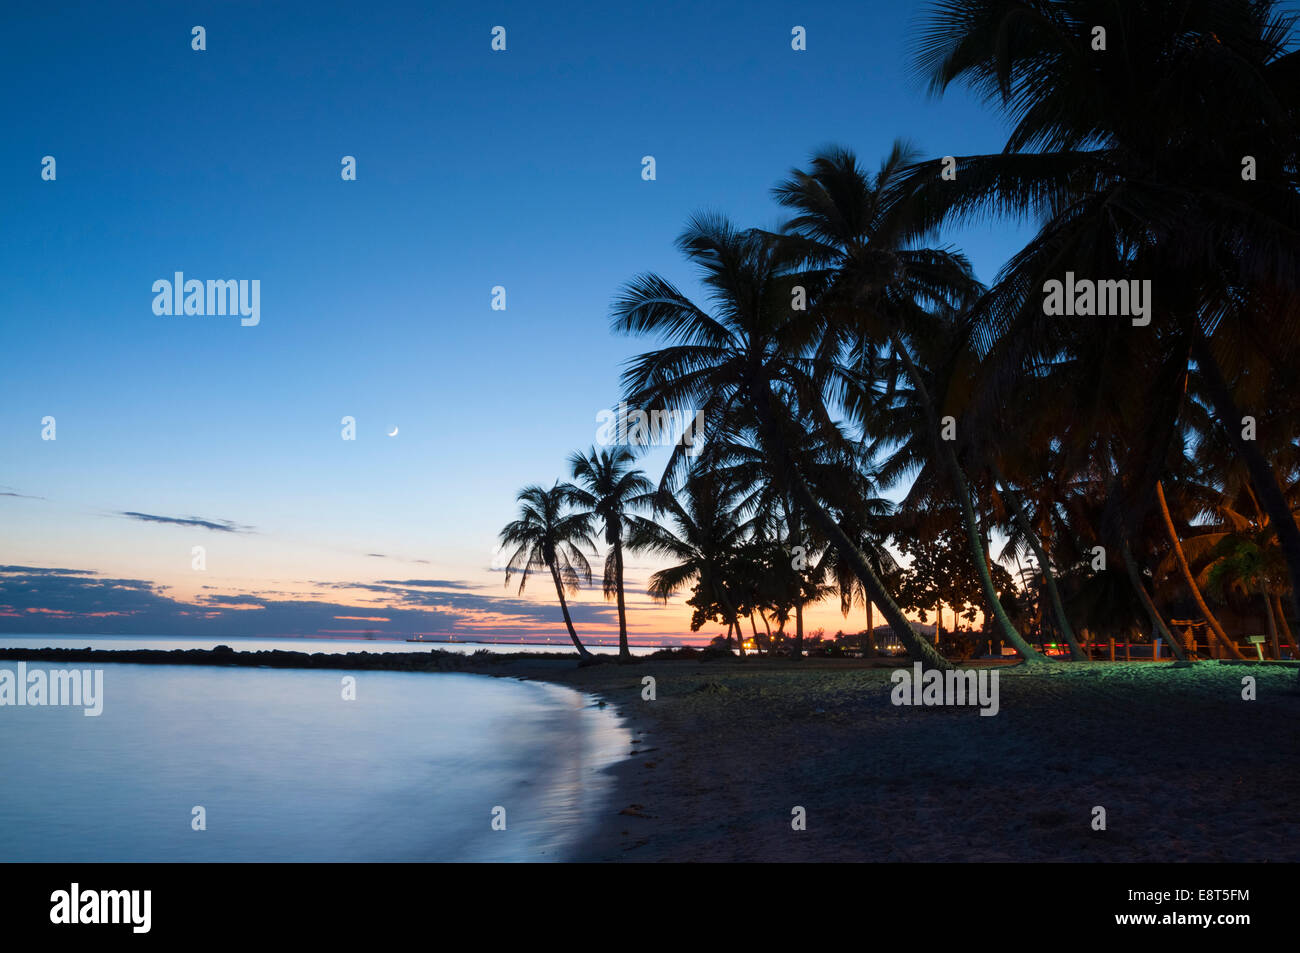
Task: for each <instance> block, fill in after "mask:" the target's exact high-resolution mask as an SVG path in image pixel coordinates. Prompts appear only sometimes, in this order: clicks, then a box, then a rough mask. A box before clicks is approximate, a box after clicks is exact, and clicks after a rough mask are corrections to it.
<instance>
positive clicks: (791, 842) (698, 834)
mask: <svg viewBox="0 0 1300 953" xmlns="http://www.w3.org/2000/svg"><path fill="white" fill-rule="evenodd" d="M0 658H3V659H19V658H26V659H33V660H42V661H47V662H55V661H57V662H60V663H63V664H67V663H72V662H110V661H117V662H142V663H152V664H172V665H176V664H183V665H243V666H262V667H269V668H311V669H321V668H324V669H336V670H345V671H364V670H371V669H378V670H390V671H422V672H429V673H431V674H433V673H437V672H447V671H455V672H465V673H477V674H481V675H489V676H495V677H498V678H519V679H534V680H541V681H547V682H552V683H556V684H560V685H565V686H569V687H571V688H574V689H578V690H581V691H583V692H586V693H589V694H591V695H593V696H595V697H597V698H598V699H600V700H603V701H604V702H605V703H606V704H610V705H613V706H614V707H615V709H616V710H617V711H618V712H619V713H620V714H621V715H622V716H624V717H625V718H626V719H627V723H628V724H627V727H628V728H629V729H630V731H631V733H632V736H633V738H634V741H633V742H632V744H631V750H629V751H628V752H627V757H626V759H625V760H623V761H620V762H618V763H616V764H615V765H613V766H612V767H611V768H610V769H609V770H610V771H611V772H612V773H613V775H614V779H615V787H614V792H613V795H612V798H611V800H610V802H609V803H608V804H602V805H600V806H599V807H598V808H593V810H595V811H596V813H595V816H592V817H590V818H587V819H586V820H584V822H583V823H584V826H586V827H588V828H589V830H590V833H589V834H587V835H586V836H585V837H584V838H582V839H581V840H580V841H579V844H578V846H577V848H576V849H575V850H574V851H573V853H572V856H571V858H570V859H576V860H581V861H603V862H608V861H613V862H626V861H636V862H644V861H1049V862H1050V861H1106V862H1126V861H1153V862H1162V861H1209V862H1215V861H1244V862H1255V861H1271V862H1280V861H1292V862H1294V861H1296V860H1300V818H1298V817H1297V814H1296V809H1295V805H1296V804H1297V802H1298V800H1300V771H1298V770H1297V766H1296V761H1295V754H1296V751H1297V750H1300V686H1298V685H1297V669H1296V667H1295V666H1292V665H1241V664H1236V665H1225V664H1219V663H1217V662H1203V663H1198V664H1196V665H1194V666H1191V667H1181V668H1180V667H1175V666H1174V665H1172V664H1170V663H1151V662H1131V663H1108V662H1097V663H1063V664H1057V665H1050V666H1047V667H1045V668H1043V669H1037V670H1026V669H1024V668H1023V667H1020V666H1009V665H995V666H993V667H995V668H996V670H997V672H998V679H999V680H998V696H999V704H998V711H997V714H996V715H995V716H992V717H985V716H982V715H981V714H980V713H979V709H978V708H977V707H953V706H936V707H911V706H897V705H894V704H893V703H892V701H891V690H892V689H893V683H892V682H891V675H892V674H893V673H894V672H895V671H897V670H898V669H899V668H910V666H908V665H907V663H904V662H902V661H897V662H893V663H889V662H875V663H867V662H864V661H860V660H840V659H804V660H802V661H798V662H792V661H789V660H764V659H753V658H751V659H746V660H744V661H740V660H736V659H731V660H726V659H718V660H709V661H703V660H690V659H654V660H650V659H647V660H638V661H637V662H635V663H633V664H629V665H619V664H615V663H614V662H612V661H611V662H605V663H603V664H598V665H591V666H588V667H581V668H580V667H578V665H577V663H576V661H575V660H574V659H573V658H572V657H564V656H550V657H538V656H524V655H517V654H516V655H486V654H484V655H475V656H469V655H461V654H454V653H448V652H437V651H434V652H419V653H416V652H412V653H366V652H361V653H349V654H320V653H317V654H311V655H308V654H305V653H300V652H278V651H277V652H256V653H253V652H239V653H236V652H231V651H230V650H228V649H227V650H225V651H224V652H222V651H205V650H187V651H168V652H158V651H148V650H136V651H116V652H111V651H110V652H105V651H96V650H91V649H24V648H7V649H0ZM988 664H989V663H984V666H985V667H987V666H988ZM975 667H976V668H979V667H981V665H980V664H979V663H977V665H976V666H975ZM989 670H990V671H992V668H990V669H989ZM646 676H650V677H652V678H653V679H654V680H655V683H654V687H655V698H654V700H653V701H650V700H645V699H644V698H643V691H644V682H643V679H644V678H645V677H646ZM1246 676H1250V677H1253V678H1254V679H1255V683H1256V684H1255V695H1256V697H1255V700H1251V701H1247V700H1244V699H1243V698H1242V691H1243V689H1242V679H1243V678H1244V677H1246ZM796 807H800V808H803V809H804V812H805V814H806V829H805V830H800V831H796V830H794V829H793V827H792V823H791V821H792V817H793V815H792V811H793V809H794V808H796ZM1097 807H1101V808H1104V809H1105V812H1106V818H1105V820H1106V829H1105V830H1094V829H1093V818H1094V809H1095V808H1097ZM588 822H589V823H588Z"/></svg>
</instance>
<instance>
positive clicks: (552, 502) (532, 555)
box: [500, 483, 596, 659]
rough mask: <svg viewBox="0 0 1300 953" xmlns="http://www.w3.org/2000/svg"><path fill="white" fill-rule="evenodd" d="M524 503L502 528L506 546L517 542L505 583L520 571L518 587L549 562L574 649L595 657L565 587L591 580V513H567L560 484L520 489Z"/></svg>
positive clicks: (573, 589)
mask: <svg viewBox="0 0 1300 953" xmlns="http://www.w3.org/2000/svg"><path fill="white" fill-rule="evenodd" d="M515 499H516V500H517V501H518V502H519V503H520V504H521V505H520V507H519V519H517V520H513V521H512V522H510V523H508V524H506V527H505V529H503V530H501V533H500V539H501V544H502V546H505V547H511V546H513V547H516V548H515V551H514V553H513V554H511V556H510V559H509V561H508V562H507V563H506V585H507V586H509V585H510V577H511V576H512V575H514V574H515V573H518V574H519V592H520V593H521V594H522V593H523V591H524V586H525V584H527V582H528V574H529V573H530V572H534V571H538V570H540V569H542V568H543V567H545V568H546V569H547V570H548V571H549V572H550V574H551V580H552V581H553V582H554V583H555V594H556V595H557V596H559V599H560V611H561V612H562V613H563V615H564V624H565V626H567V627H568V629H569V638H571V639H573V645H574V648H576V649H577V650H578V655H579V656H581V657H582V658H584V659H588V658H591V657H592V655H591V653H590V652H588V651H587V648H586V646H584V645H583V644H582V642H581V640H579V638H578V633H577V632H576V631H575V630H574V628H573V619H572V617H571V616H570V615H569V603H568V602H567V601H566V600H565V598H564V593H565V590H568V591H569V592H570V593H575V592H577V591H578V585H579V582H580V581H581V580H582V579H585V580H586V581H587V582H590V581H591V565H590V564H589V563H588V562H587V557H586V556H585V555H583V548H584V547H587V548H590V549H595V545H596V544H595V541H594V540H593V539H592V538H591V535H592V526H591V516H590V514H588V513H573V512H566V503H567V499H568V492H567V491H566V489H565V488H564V487H562V486H560V485H559V483H556V485H555V486H553V487H551V489H549V490H547V489H544V488H543V487H540V486H537V485H533V486H526V487H524V488H523V489H522V490H520V491H519V495H518V496H517V497H516V498H515Z"/></svg>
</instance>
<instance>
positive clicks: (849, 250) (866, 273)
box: [775, 142, 1043, 662]
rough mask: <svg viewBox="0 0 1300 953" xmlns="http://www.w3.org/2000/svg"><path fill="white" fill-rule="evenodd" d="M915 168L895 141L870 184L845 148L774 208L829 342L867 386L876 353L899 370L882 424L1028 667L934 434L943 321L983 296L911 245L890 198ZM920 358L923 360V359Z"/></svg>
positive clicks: (974, 522)
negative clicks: (950, 527)
mask: <svg viewBox="0 0 1300 953" xmlns="http://www.w3.org/2000/svg"><path fill="white" fill-rule="evenodd" d="M917 158H918V156H917V153H915V152H914V151H913V150H912V148H911V147H910V146H908V145H907V144H906V143H904V142H896V143H895V144H894V148H893V150H892V151H891V152H890V154H889V155H888V156H887V157H886V158H885V160H884V162H883V163H882V164H881V167H880V171H879V172H877V173H876V174H875V175H874V176H873V175H871V174H870V173H868V172H866V171H865V170H864V169H862V168H861V167H860V166H859V165H858V161H857V158H856V156H854V154H853V153H852V152H850V151H848V150H845V149H841V148H831V149H828V150H825V151H823V152H821V153H819V154H817V155H815V156H814V157H813V158H812V161H811V163H810V169H809V170H808V171H801V170H798V169H796V170H795V171H794V172H792V173H791V175H790V178H789V179H787V180H786V181H785V182H782V183H781V184H780V185H778V186H777V187H776V189H775V194H776V197H777V200H778V201H779V202H780V203H781V204H782V205H784V206H785V207H787V208H789V209H792V210H794V212H795V215H794V216H793V217H792V218H791V219H790V220H789V221H788V222H786V224H785V227H784V232H785V234H786V235H787V236H796V237H797V241H796V242H795V243H794V247H795V248H797V249H798V252H799V253H800V254H801V256H802V259H803V261H804V262H805V264H806V265H807V268H808V270H807V271H806V272H805V275H806V277H807V279H808V281H809V282H810V283H812V284H814V285H817V286H820V287H824V288H825V293H824V294H823V295H822V296H821V297H820V299H819V302H818V304H819V309H820V310H822V311H823V312H824V314H825V317H826V320H827V322H828V324H829V326H830V330H831V331H832V335H833V336H834V337H836V338H837V339H838V340H840V341H842V342H843V343H844V344H845V345H847V346H848V347H849V348H851V352H852V353H853V354H854V355H855V356H856V364H857V369H858V370H860V371H861V372H862V374H863V377H864V379H866V380H868V381H869V380H870V379H871V377H872V376H876V375H879V373H880V365H881V354H882V352H883V353H884V354H886V355H887V357H888V359H889V363H890V364H892V365H893V366H894V367H896V368H897V369H898V370H897V371H895V372H894V373H899V376H901V377H903V378H905V379H906V381H907V382H908V384H909V385H910V386H909V387H908V388H895V387H893V386H892V384H889V385H886V397H885V399H886V400H893V401H897V400H899V399H901V398H902V397H903V395H904V394H907V395H910V397H911V398H912V403H913V406H912V407H911V408H904V407H897V408H892V407H891V408H890V414H891V416H893V418H894V420H895V421H896V422H897V423H899V424H902V425H904V426H908V425H910V426H911V427H912V428H914V429H915V431H916V437H917V438H918V439H916V440H915V441H914V446H913V453H914V454H916V455H918V456H919V457H920V458H921V459H922V460H930V461H933V462H934V464H935V469H936V470H937V471H938V473H941V474H942V475H943V478H944V480H945V481H946V482H947V483H948V485H949V490H950V492H951V494H952V495H953V496H954V497H955V498H956V500H957V502H958V504H959V505H960V506H961V509H962V518H963V522H964V525H965V528H966V534H967V543H968V545H969V548H970V551H971V558H972V560H973V562H974V565H975V568H976V572H977V574H978V577H979V580H980V584H981V586H982V587H983V590H984V598H985V602H986V603H987V605H988V606H989V608H990V609H991V611H992V612H993V615H994V618H995V619H996V622H997V625H998V627H999V629H1000V630H1001V632H1002V635H1003V637H1004V638H1005V639H1006V640H1007V641H1009V642H1011V644H1012V645H1014V646H1015V647H1016V649H1017V650H1018V651H1019V652H1020V653H1021V655H1022V656H1023V657H1024V658H1025V660H1026V661H1035V662H1036V661H1042V660H1043V657H1042V655H1041V654H1040V653H1038V652H1037V651H1035V650H1034V648H1033V647H1032V646H1030V645H1029V643H1028V642H1026V641H1025V640H1024V639H1023V638H1022V637H1021V636H1020V633H1019V632H1017V631H1016V629H1015V626H1014V625H1012V623H1011V620H1010V618H1009V617H1008V616H1007V613H1006V610H1005V609H1004V608H1003V606H1002V603H1001V601H1000V600H999V598H998V594H997V591H996V588H995V586H994V584H993V578H992V573H991V570H990V568H989V564H988V558H987V554H986V553H985V551H984V542H983V536H982V534H981V532H980V529H979V525H978V519H977V516H976V513H975V508H974V505H973V502H972V499H971V488H970V486H969V483H968V481H967V478H966V475H965V473H964V472H963V470H962V467H961V464H960V463H959V461H958V459H957V452H956V449H955V446H954V444H955V442H954V441H950V440H947V439H944V438H943V434H942V429H943V428H942V424H941V420H940V417H941V410H940V404H941V402H942V401H943V400H944V398H945V393H944V392H945V390H946V389H947V387H946V385H947V379H946V378H947V377H948V376H949V375H950V374H953V373H955V369H954V367H953V363H954V359H955V358H956V357H957V355H958V353H959V352H958V349H957V348H958V346H959V345H960V343H961V342H960V336H959V335H957V334H955V333H953V332H954V323H955V322H952V321H945V320H943V316H944V315H946V314H947V315H951V314H952V313H953V312H954V309H957V308H961V307H965V306H968V305H970V304H971V303H973V302H974V300H975V299H976V297H977V295H978V294H979V292H980V291H981V290H982V289H981V288H980V285H979V283H978V282H977V281H976V280H975V277H974V275H973V274H972V272H971V268H970V263H969V262H968V261H967V260H966V259H965V258H964V257H963V256H962V255H959V254H957V253H956V252H953V251H951V250H948V249H935V248H913V247H909V244H908V242H909V240H910V239H914V238H915V237H916V232H915V230H914V229H913V228H911V227H910V223H909V222H908V221H907V219H906V217H905V216H901V215H900V214H899V209H898V208H897V207H896V205H895V203H894V196H895V193H896V192H897V187H898V180H899V176H900V174H901V173H902V171H903V170H904V169H905V168H906V167H907V166H908V165H909V164H910V163H912V162H914V161H915V160H916V159H917ZM926 352H929V355H928V356H930V357H931V358H932V360H931V361H930V362H926V361H924V356H925V355H926ZM926 363H928V364H929V366H928V367H926V366H924V365H925V364H926ZM945 365H947V366H945ZM927 371H928V372H929V373H927ZM874 399H878V398H875V397H874V396H873V397H869V398H868V403H869V402H870V401H871V400H874ZM938 473H936V474H935V476H936V477H937V476H938Z"/></svg>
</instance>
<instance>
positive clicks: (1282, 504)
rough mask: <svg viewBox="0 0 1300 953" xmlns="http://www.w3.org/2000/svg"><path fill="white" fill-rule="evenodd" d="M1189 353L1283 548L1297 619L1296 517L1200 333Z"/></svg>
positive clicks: (1299, 549) (1299, 539) (1299, 538)
mask: <svg viewBox="0 0 1300 953" xmlns="http://www.w3.org/2000/svg"><path fill="white" fill-rule="evenodd" d="M1192 355H1193V356H1194V357H1195V358H1196V366H1197V367H1199V368H1200V369H1201V374H1202V377H1203V379H1204V381H1205V384H1206V389H1207V390H1208V392H1209V397H1210V402H1211V403H1212V404H1213V405H1214V409H1215V411H1216V412H1217V413H1218V416H1219V420H1220V422H1221V423H1222V424H1223V429H1224V431H1225V433H1226V434H1227V437H1228V443H1229V445H1230V446H1231V447H1232V449H1233V450H1234V451H1235V452H1236V453H1237V454H1238V455H1239V456H1240V457H1241V458H1242V459H1243V460H1245V461H1246V468H1247V469H1248V470H1249V471H1250V480H1251V482H1252V483H1253V484H1254V485H1255V493H1256V494H1257V495H1258V496H1259V499H1260V502H1261V503H1262V504H1263V505H1264V509H1265V511H1266V512H1267V513H1268V518H1269V520H1270V521H1271V522H1272V524H1273V528H1274V532H1276V533H1277V541H1278V545H1279V546H1281V547H1282V555H1283V556H1284V557H1285V558H1286V565H1287V570H1288V571H1289V572H1290V574H1291V600H1292V602H1293V603H1294V607H1295V610H1296V617H1297V618H1300V526H1297V525H1296V521H1295V516H1294V515H1293V514H1292V513H1291V507H1290V506H1288V505H1287V502H1286V497H1285V496H1284V495H1283V494H1282V487H1281V486H1280V485H1279V484H1278V481H1277V473H1276V471H1275V470H1274V469H1273V467H1272V465H1271V464H1270V463H1269V462H1268V459H1267V458H1266V457H1265V456H1264V452H1263V451H1262V450H1260V449H1259V444H1258V443H1257V442H1256V441H1254V440H1244V439H1242V436H1241V416H1242V415H1241V410H1240V409H1239V408H1238V407H1237V403H1236V401H1235V400H1233V398H1232V392H1231V391H1230V390H1229V388H1228V382H1227V381H1226V380H1224V378H1223V371H1222V370H1221V369H1220V368H1219V363H1218V361H1216V360H1215V359H1214V355H1213V353H1211V351H1210V345H1209V341H1207V340H1206V339H1205V336H1204V335H1202V334H1200V333H1199V332H1198V333H1196V334H1194V335H1193V338H1192Z"/></svg>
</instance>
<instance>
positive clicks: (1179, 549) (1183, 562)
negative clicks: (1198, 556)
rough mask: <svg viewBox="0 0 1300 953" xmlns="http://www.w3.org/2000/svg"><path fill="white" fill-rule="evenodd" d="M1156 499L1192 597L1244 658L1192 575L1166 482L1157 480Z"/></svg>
mask: <svg viewBox="0 0 1300 953" xmlns="http://www.w3.org/2000/svg"><path fill="white" fill-rule="evenodd" d="M1156 500H1157V501H1158V502H1159V503H1160V515H1161V516H1162V517H1164V521H1165V532H1166V533H1168V534H1169V543H1170V545H1172V546H1173V548H1174V558H1175V559H1176V560H1177V562H1178V568H1179V569H1180V570H1181V571H1182V574H1183V581H1184V582H1186V583H1187V587H1188V588H1189V589H1191V590H1192V598H1193V599H1195V600H1196V605H1197V607H1198V608H1199V609H1200V610H1201V615H1203V616H1205V621H1206V622H1207V623H1209V626H1210V629H1211V630H1212V631H1213V632H1214V634H1215V636H1217V637H1218V639H1219V642H1220V643H1221V644H1222V645H1223V646H1224V647H1225V648H1226V649H1227V650H1228V651H1229V652H1231V653H1232V654H1233V655H1234V656H1236V657H1237V658H1239V659H1244V658H1245V657H1246V656H1244V655H1243V654H1242V653H1241V650H1240V649H1239V648H1237V643H1235V642H1233V641H1232V639H1230V638H1228V633H1227V632H1225V631H1224V630H1223V626H1221V625H1219V620H1218V619H1217V618H1215V616H1214V613H1213V612H1211V611H1210V607H1209V606H1208V605H1206V603H1205V597H1204V596H1202V595H1201V587H1200V586H1198V585H1197V584H1196V577H1195V576H1193V575H1192V569H1191V567H1190V566H1188V565H1187V557H1186V556H1185V555H1184V554H1183V544H1182V543H1181V542H1180V541H1179V539H1178V532H1177V530H1175V529H1174V520H1173V517H1172V516H1170V515H1169V503H1168V501H1166V499H1165V488H1164V484H1163V483H1162V482H1161V481H1159V480H1157V481H1156Z"/></svg>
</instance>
